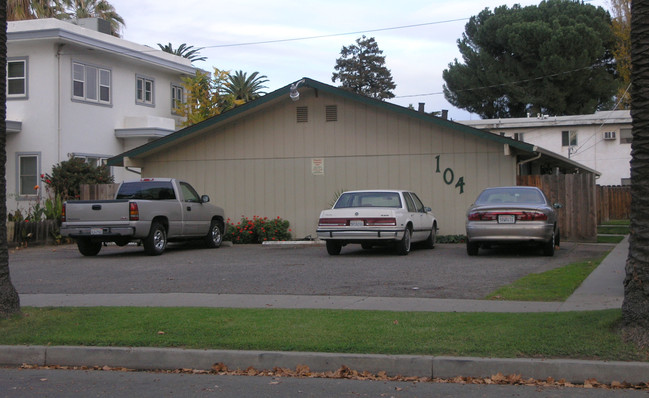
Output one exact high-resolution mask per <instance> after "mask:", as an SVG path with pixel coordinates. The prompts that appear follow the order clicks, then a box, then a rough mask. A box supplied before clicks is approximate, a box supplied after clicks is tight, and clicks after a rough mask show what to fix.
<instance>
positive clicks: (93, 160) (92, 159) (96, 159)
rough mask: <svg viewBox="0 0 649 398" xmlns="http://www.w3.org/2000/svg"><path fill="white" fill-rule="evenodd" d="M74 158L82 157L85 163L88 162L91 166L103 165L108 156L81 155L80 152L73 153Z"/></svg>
mask: <svg viewBox="0 0 649 398" xmlns="http://www.w3.org/2000/svg"><path fill="white" fill-rule="evenodd" d="M73 157H74V158H75V159H83V160H84V162H85V163H88V164H89V165H91V166H92V167H99V166H105V165H106V163H107V162H108V158H109V156H107V155H103V156H102V155H82V154H73Z"/></svg>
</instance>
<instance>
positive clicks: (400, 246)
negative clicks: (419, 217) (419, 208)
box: [397, 227, 412, 256]
mask: <svg viewBox="0 0 649 398" xmlns="http://www.w3.org/2000/svg"><path fill="white" fill-rule="evenodd" d="M411 239H412V234H411V232H410V227H406V229H405V230H404V231H403V238H401V240H400V241H399V242H397V253H398V254H399V255H401V256H405V255H407V254H408V253H410V245H411V243H412V242H411Z"/></svg>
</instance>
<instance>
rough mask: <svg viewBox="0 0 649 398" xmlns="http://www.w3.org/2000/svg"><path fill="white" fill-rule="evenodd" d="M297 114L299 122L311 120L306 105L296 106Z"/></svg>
mask: <svg viewBox="0 0 649 398" xmlns="http://www.w3.org/2000/svg"><path fill="white" fill-rule="evenodd" d="M296 116H297V122H298V123H306V122H308V121H309V108H308V107H306V106H298V107H297V108H296Z"/></svg>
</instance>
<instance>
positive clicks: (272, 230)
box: [223, 216, 291, 243]
mask: <svg viewBox="0 0 649 398" xmlns="http://www.w3.org/2000/svg"><path fill="white" fill-rule="evenodd" d="M227 224H228V228H227V232H226V234H225V235H224V236H223V240H229V241H232V243H262V242H265V241H282V240H290V239H291V229H290V228H289V222H288V221H287V220H282V219H281V218H280V217H277V218H274V219H269V218H268V217H258V216H254V217H253V218H252V220H250V219H249V218H248V217H245V216H241V220H240V221H239V222H238V223H236V224H234V223H233V222H231V221H230V219H229V218H228V219H227Z"/></svg>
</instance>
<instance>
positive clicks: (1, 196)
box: [0, 1, 20, 319]
mask: <svg viewBox="0 0 649 398" xmlns="http://www.w3.org/2000/svg"><path fill="white" fill-rule="evenodd" d="M0 71H1V75H2V78H0V103H1V104H0V113H1V115H0V116H2V120H1V121H0V319H2V318H6V317H8V316H9V315H12V314H15V313H17V312H19V311H20V299H19V297H18V292H16V289H15V288H14V286H13V284H12V283H11V278H10V277H9V250H8V246H7V179H6V178H5V174H6V163H7V153H6V150H5V148H6V143H7V122H6V118H7V101H6V100H7V83H6V80H5V78H4V76H6V75H7V2H6V1H0Z"/></svg>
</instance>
